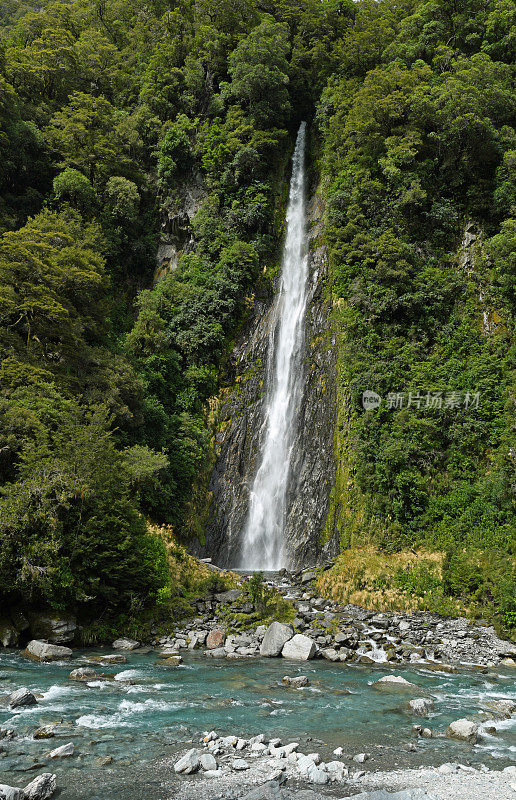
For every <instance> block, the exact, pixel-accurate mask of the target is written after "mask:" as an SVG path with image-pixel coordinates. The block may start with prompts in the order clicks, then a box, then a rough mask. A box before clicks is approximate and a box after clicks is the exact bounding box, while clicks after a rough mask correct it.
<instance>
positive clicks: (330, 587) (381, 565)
mask: <svg viewBox="0 0 516 800" xmlns="http://www.w3.org/2000/svg"><path fill="white" fill-rule="evenodd" d="M443 559H444V553H436V552H429V551H425V550H419V551H401V552H399V553H393V554H391V555H389V554H386V553H381V552H379V551H378V550H376V549H375V548H374V547H373V546H365V547H360V548H358V547H355V548H350V549H348V550H345V551H344V552H343V553H341V555H340V556H338V558H337V560H336V562H335V564H334V566H333V567H332V568H331V569H330V570H327V571H326V572H324V573H323V574H322V575H320V576H319V578H318V581H317V588H318V590H319V592H320V593H321V594H322V595H323V596H324V597H328V598H331V599H332V600H335V601H336V602H340V603H354V604H355V605H359V606H363V607H365V608H370V609H373V610H378V611H395V610H399V611H415V610H418V609H419V610H423V609H428V610H439V611H442V612H443V613H453V612H457V613H458V612H460V611H462V609H461V608H460V607H459V606H458V604H454V603H452V601H449V600H448V599H446V600H444V601H443V598H442V595H441V594H440V593H439V591H438V590H437V591H435V590H434V591H432V590H431V589H429V590H428V591H426V590H422V591H421V592H419V591H414V590H411V588H410V587H409V588H402V587H400V586H399V580H397V576H399V575H400V573H408V574H411V573H412V572H413V571H414V570H415V571H416V572H417V571H421V570H423V572H424V574H425V575H428V576H429V579H430V582H432V581H433V582H434V583H438V582H439V581H440V579H441V577H442V564H443ZM442 603H445V605H444V607H443V608H438V607H437V606H439V605H440V604H442ZM450 603H452V605H453V608H452V607H451V606H450Z"/></svg>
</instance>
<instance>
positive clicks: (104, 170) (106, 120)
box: [44, 92, 140, 186]
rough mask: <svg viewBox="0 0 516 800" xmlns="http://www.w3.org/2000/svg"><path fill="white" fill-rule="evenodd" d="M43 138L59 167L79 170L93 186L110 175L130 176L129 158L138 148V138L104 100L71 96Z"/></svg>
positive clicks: (76, 93)
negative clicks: (121, 174)
mask: <svg viewBox="0 0 516 800" xmlns="http://www.w3.org/2000/svg"><path fill="white" fill-rule="evenodd" d="M44 134H45V137H46V139H47V141H48V143H49V145H50V146H51V147H52V148H53V149H54V150H55V151H56V153H57V156H58V160H59V166H61V167H67V166H70V167H74V168H75V169H78V170H80V171H81V172H83V173H84V174H85V175H87V176H88V178H89V180H90V183H91V184H92V185H93V186H96V183H97V181H103V180H106V179H107V178H108V177H109V176H110V175H112V174H113V173H118V174H120V173H121V172H122V173H123V172H126V173H127V174H133V172H134V164H133V163H132V160H131V157H130V156H131V153H132V152H133V153H135V152H137V151H138V149H139V147H140V139H139V136H138V135H137V133H136V132H135V131H134V130H133V129H132V128H131V124H130V122H129V120H128V119H127V118H126V117H125V116H124V115H121V114H120V113H119V112H117V111H116V109H115V108H114V107H113V106H112V105H111V103H110V102H109V101H108V100H106V98H105V97H94V96H93V95H90V94H85V93H84V92H73V94H72V95H71V98H70V103H69V104H68V105H67V106H65V107H64V108H63V109H62V110H61V111H57V112H56V113H55V114H54V116H53V117H52V119H51V120H50V123H49V125H48V126H47V128H46V129H45V131H44Z"/></svg>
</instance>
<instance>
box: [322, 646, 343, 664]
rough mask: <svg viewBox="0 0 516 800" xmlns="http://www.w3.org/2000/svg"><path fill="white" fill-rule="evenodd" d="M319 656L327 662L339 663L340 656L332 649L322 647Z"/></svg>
mask: <svg viewBox="0 0 516 800" xmlns="http://www.w3.org/2000/svg"><path fill="white" fill-rule="evenodd" d="M321 655H322V657H323V658H325V659H326V660H327V661H340V655H339V653H338V652H337V651H336V650H335V648H334V647H324V648H323V649H322V650H321Z"/></svg>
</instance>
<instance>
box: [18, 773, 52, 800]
mask: <svg viewBox="0 0 516 800" xmlns="http://www.w3.org/2000/svg"><path fill="white" fill-rule="evenodd" d="M56 788H57V783H56V776H55V775H53V774H52V773H51V772H43V773H42V774H41V775H38V777H37V778H34V780H33V781H31V782H30V783H29V784H28V785H27V786H26V787H25V789H24V792H25V797H26V800H48V798H49V797H52V795H53V794H54V792H55V790H56Z"/></svg>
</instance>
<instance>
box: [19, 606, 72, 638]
mask: <svg viewBox="0 0 516 800" xmlns="http://www.w3.org/2000/svg"><path fill="white" fill-rule="evenodd" d="M28 617H29V623H30V632H31V635H32V636H33V637H34V639H45V640H46V641H47V642H50V643H51V644H65V643H66V642H72V641H73V639H74V637H75V634H76V633H77V620H76V619H75V617H74V616H72V615H71V614H54V613H39V612H38V613H31V614H29V615H28Z"/></svg>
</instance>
